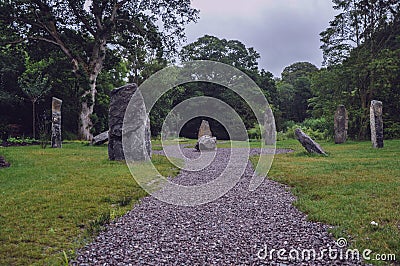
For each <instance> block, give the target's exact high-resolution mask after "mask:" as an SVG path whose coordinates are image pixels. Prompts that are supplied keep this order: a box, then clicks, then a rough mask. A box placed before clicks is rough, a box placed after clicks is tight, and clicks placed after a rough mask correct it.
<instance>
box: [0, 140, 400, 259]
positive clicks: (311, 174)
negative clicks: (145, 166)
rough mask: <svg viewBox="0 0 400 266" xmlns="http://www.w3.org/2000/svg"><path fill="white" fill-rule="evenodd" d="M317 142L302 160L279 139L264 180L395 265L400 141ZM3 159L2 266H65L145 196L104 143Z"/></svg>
mask: <svg viewBox="0 0 400 266" xmlns="http://www.w3.org/2000/svg"><path fill="white" fill-rule="evenodd" d="M185 141H186V142H187V143H190V144H193V143H194V142H195V141H192V140H184V142H185ZM228 144H229V146H230V143H229V142H228V143H226V142H225V143H220V144H219V147H224V146H226V145H228ZM321 145H322V146H323V147H324V148H325V150H326V151H327V152H328V154H329V156H328V157H324V156H316V155H308V154H307V153H306V152H304V149H303V148H302V147H301V145H300V144H299V143H298V142H297V141H295V140H287V141H279V142H278V143H277V148H292V149H294V150H295V152H294V153H290V154H282V155H276V156H275V160H274V163H273V166H272V168H271V171H270V173H269V176H270V178H272V179H274V180H276V181H278V182H281V183H284V184H287V185H289V186H290V187H291V188H292V191H293V193H294V194H295V195H296V196H297V197H298V200H297V202H296V203H295V204H296V206H297V207H298V208H299V209H300V210H302V211H303V212H305V213H307V214H308V218H309V219H310V220H313V221H319V222H324V223H327V224H330V225H334V226H335V229H333V230H332V232H333V234H334V235H335V237H337V238H339V237H345V238H347V239H348V240H349V242H350V243H351V244H352V247H353V248H358V249H360V250H363V249H365V248H368V249H371V250H373V251H374V253H386V254H387V253H394V254H396V255H397V259H399V258H400V140H393V141H386V142H385V148H383V149H379V150H377V149H373V148H372V147H371V144H370V142H348V143H346V144H342V145H334V144H333V143H327V142H321ZM159 146H160V143H159V142H154V143H153V147H157V148H159ZM233 146H234V147H236V146H238V147H239V146H240V145H239V144H237V143H236V144H235V145H233ZM251 146H252V147H257V146H259V145H258V144H257V143H251ZM157 148H156V149H157ZM0 154H1V155H4V156H5V157H6V159H7V161H9V162H10V163H11V164H12V167H11V168H8V169H0V203H1V204H0V265H27V264H37V265H60V264H63V263H64V262H65V258H64V252H65V255H66V256H67V257H72V256H73V251H74V250H75V249H76V248H78V247H80V246H82V245H83V244H84V243H85V242H87V241H90V239H91V237H92V236H93V235H95V234H96V233H97V232H98V231H99V230H101V229H102V225H104V223H107V222H108V221H110V220H111V219H114V218H115V217H117V216H120V215H122V214H124V213H126V212H127V211H128V210H130V209H131V208H132V206H133V204H135V203H136V202H137V200H138V199H140V198H141V197H143V196H146V195H147V194H146V192H144V191H143V190H142V189H141V188H140V187H139V186H138V185H137V184H136V182H135V180H134V179H133V178H132V176H131V174H130V173H129V170H128V168H127V166H126V164H125V163H121V162H110V161H108V159H107V147H106V146H101V147H90V146H86V145H83V144H81V143H71V144H65V145H64V146H63V149H50V148H48V149H41V148H40V147H39V146H31V147H9V148H0ZM256 159H257V158H256V157H253V158H252V161H253V162H254V161H255V160H256ZM153 162H154V163H155V165H156V166H157V168H158V169H159V170H160V172H162V174H163V175H164V176H166V175H170V176H174V175H176V174H177V173H178V169H177V168H175V167H174V166H173V165H171V164H170V163H169V162H168V161H167V160H166V158H165V157H162V156H153ZM371 221H375V222H377V223H378V226H373V225H371Z"/></svg>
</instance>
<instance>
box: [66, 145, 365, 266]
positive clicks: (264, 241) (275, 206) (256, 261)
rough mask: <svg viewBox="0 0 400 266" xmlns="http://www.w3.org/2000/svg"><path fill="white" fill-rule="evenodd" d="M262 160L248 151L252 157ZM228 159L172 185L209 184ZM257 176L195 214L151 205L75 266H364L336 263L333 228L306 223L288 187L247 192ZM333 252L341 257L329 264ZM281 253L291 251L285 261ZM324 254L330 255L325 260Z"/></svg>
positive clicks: (223, 155) (222, 155)
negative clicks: (290, 259) (290, 257)
mask: <svg viewBox="0 0 400 266" xmlns="http://www.w3.org/2000/svg"><path fill="white" fill-rule="evenodd" d="M183 150H184V154H185V156H187V157H189V158H196V157H198V156H199V155H198V153H196V152H195V151H194V150H193V149H189V148H186V149H183ZM257 152H259V150H256V149H252V150H251V154H256V153H257ZM278 152H279V150H278ZM280 152H287V150H282V151H280ZM229 154H230V149H218V151H217V153H216V158H215V159H214V161H213V163H212V164H211V165H210V166H209V167H207V168H205V169H204V170H202V171H200V172H189V171H182V172H181V174H180V175H178V176H177V177H176V178H174V179H173V180H174V182H176V183H179V184H185V185H192V184H199V183H204V182H207V181H208V180H211V179H213V178H215V177H216V176H217V175H218V173H220V172H221V171H222V170H223V169H224V166H225V165H226V164H227V161H228V159H229ZM252 174H253V170H252V167H251V166H250V164H249V165H248V166H247V168H246V170H245V173H244V175H243V176H242V178H241V179H240V181H239V183H238V184H237V185H236V186H235V187H234V188H233V189H232V190H230V191H229V192H228V193H227V194H225V195H224V196H223V197H221V198H219V199H218V200H216V201H213V202H211V203H207V204H204V205H200V206H196V207H180V206H174V205H170V204H166V203H163V202H161V201H159V200H157V199H155V198H154V197H146V198H144V199H142V200H141V203H140V204H137V205H136V206H135V208H134V209H133V210H132V211H130V212H129V213H127V214H126V215H125V216H123V217H121V218H119V219H117V220H116V221H114V222H112V223H111V224H110V225H109V226H107V228H106V230H105V231H104V232H102V233H101V234H100V235H99V236H98V237H97V238H96V239H95V240H94V241H93V242H92V243H91V244H89V245H87V246H85V247H84V248H82V249H81V250H78V252H77V259H76V260H75V261H73V262H71V264H72V265H328V264H329V265H361V264H360V263H358V262H356V261H347V260H340V259H336V260H333V258H335V255H336V257H337V258H339V257H340V253H341V252H342V253H343V254H345V251H343V250H340V249H339V248H338V247H337V246H336V243H335V240H334V239H333V238H332V237H331V236H330V235H329V234H328V233H327V229H328V226H326V225H323V224H319V223H312V222H308V221H307V220H306V216H305V215H304V214H303V213H301V212H299V211H298V210H297V209H296V208H295V207H294V206H293V205H292V203H293V201H294V200H295V197H294V196H293V195H292V194H291V193H290V192H288V189H287V188H286V187H284V186H282V185H280V184H278V183H276V182H273V181H271V180H268V179H266V180H265V181H264V182H263V183H262V184H261V186H260V187H259V188H258V189H257V190H256V191H252V192H250V191H248V186H249V182H250V178H251V177H252ZM329 248H331V249H333V250H336V252H335V251H333V253H332V255H331V256H329V255H328V251H329ZM279 249H285V250H286V253H285V254H281V256H280V257H281V258H279V256H278V251H277V250H279ZM292 249H293V250H292ZM304 249H307V250H310V249H314V250H315V252H316V256H317V259H315V260H314V259H311V260H307V259H309V258H308V255H307V252H305V253H304V258H305V260H303V259H302V257H303V256H302V252H303V250H304ZM322 249H326V250H327V251H325V252H324V253H323V255H324V256H323V259H322V260H321V259H320V258H319V257H320V254H321V252H320V250H322ZM265 251H267V253H266V252H265ZM289 252H290V254H292V255H294V256H296V255H297V253H299V255H298V260H293V261H289V260H287V259H288V255H289ZM296 252H297V253H296ZM310 252H311V254H312V251H310ZM271 254H272V258H271V257H270V255H271ZM312 257H313V256H311V258H312Z"/></svg>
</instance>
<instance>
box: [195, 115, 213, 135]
mask: <svg viewBox="0 0 400 266" xmlns="http://www.w3.org/2000/svg"><path fill="white" fill-rule="evenodd" d="M206 135H207V136H210V137H212V133H211V129H210V124H209V123H208V121H206V120H203V121H202V122H201V126H200V128H199V134H198V135H197V139H200V138H201V137H202V136H206Z"/></svg>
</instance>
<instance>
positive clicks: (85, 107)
mask: <svg viewBox="0 0 400 266" xmlns="http://www.w3.org/2000/svg"><path fill="white" fill-rule="evenodd" d="M96 78H97V75H96V77H94V80H93V77H92V76H91V77H90V90H89V91H87V92H86V93H85V94H84V95H83V96H82V104H81V113H80V115H79V118H80V124H79V138H80V139H81V140H88V141H91V140H92V139H93V134H92V132H91V129H92V126H93V123H92V120H91V116H92V114H93V109H94V104H95V100H96V98H95V97H96Z"/></svg>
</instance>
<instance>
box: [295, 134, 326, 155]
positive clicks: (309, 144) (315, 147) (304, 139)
mask: <svg viewBox="0 0 400 266" xmlns="http://www.w3.org/2000/svg"><path fill="white" fill-rule="evenodd" d="M294 133H295V135H296V138H297V140H298V141H299V142H300V143H301V145H303V147H304V148H305V149H306V150H307V151H308V152H309V153H317V154H323V155H327V154H326V153H325V152H324V150H323V149H322V148H321V146H320V145H319V144H318V143H316V142H315V141H314V140H313V139H311V138H310V137H309V136H308V135H307V134H306V133H304V132H303V131H302V130H301V129H300V128H297V129H296V130H295V131H294Z"/></svg>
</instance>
